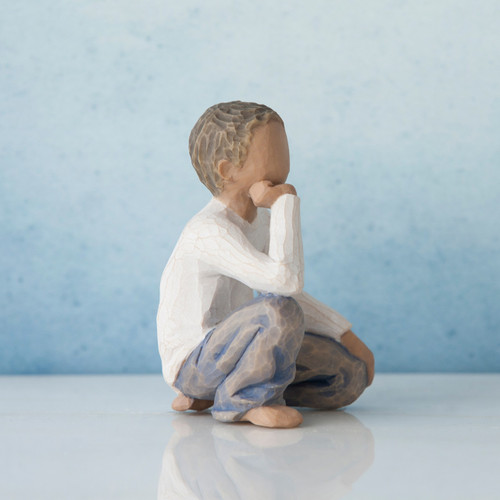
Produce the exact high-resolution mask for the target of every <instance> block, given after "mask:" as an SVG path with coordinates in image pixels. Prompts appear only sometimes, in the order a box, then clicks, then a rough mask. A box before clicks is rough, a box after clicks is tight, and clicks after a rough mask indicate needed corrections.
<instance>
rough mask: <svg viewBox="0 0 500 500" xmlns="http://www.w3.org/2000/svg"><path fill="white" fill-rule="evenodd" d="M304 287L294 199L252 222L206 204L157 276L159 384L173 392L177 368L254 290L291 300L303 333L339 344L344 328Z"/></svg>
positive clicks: (217, 204)
mask: <svg viewBox="0 0 500 500" xmlns="http://www.w3.org/2000/svg"><path fill="white" fill-rule="evenodd" d="M303 286H304V257H303V252H302V236H301V231H300V199H299V197H298V196H295V195H292V194H284V195H282V196H280V197H279V198H278V199H277V200H276V201H275V202H274V203H273V205H272V207H271V209H270V211H269V210H267V209H265V208H258V209H257V216H256V218H255V219H254V220H253V221H252V222H251V223H250V222H248V221H246V220H245V219H243V218H242V217H240V216H239V215H238V214H237V213H236V212H234V211H233V210H231V209H230V208H228V207H227V206H226V205H225V204H224V203H222V202H221V201H219V200H218V199H217V198H212V200H211V201H210V202H209V203H208V204H207V205H206V206H205V208H203V209H202V210H201V211H200V212H198V214H196V215H195V216H194V217H193V218H192V219H191V220H190V221H189V222H188V223H187V225H186V227H185V228H184V230H183V231H182V234H181V236H180V238H179V241H178V242H177V245H176V246H175V248H174V250H173V252H172V255H171V256H170V259H169V260H168V263H167V265H166V267H165V270H164V271H163V274H162V277H161V282H160V304H159V307H158V314H157V327H158V348H159V351H160V357H161V360H162V369H163V376H164V378H165V381H166V382H167V383H168V384H169V385H171V386H173V383H174V382H175V378H176V376H177V373H178V371H179V369H180V368H181V366H182V363H183V361H184V360H185V359H186V358H187V357H188V356H189V354H190V353H191V352H192V351H193V350H194V348H195V347H196V346H197V345H198V344H199V343H200V342H201V341H202V340H203V339H204V337H205V335H206V334H207V333H208V332H209V331H210V330H211V329H212V328H213V327H214V326H215V325H216V324H217V323H219V322H220V321H222V320H223V319H225V318H226V317H227V316H228V315H229V314H231V312H233V311H234V310H235V309H237V308H238V307H240V306H241V305H243V304H244V303H245V302H248V301H250V300H252V298H253V290H256V291H260V292H264V293H275V294H279V295H285V296H293V297H294V298H295V299H296V300H297V301H298V302H299V304H300V305H301V307H302V309H303V311H304V317H305V329H306V331H308V332H311V333H318V334H322V335H326V336H329V337H332V338H334V339H335V340H338V341H339V340H340V337H341V336H342V334H343V333H345V332H346V331H348V330H349V329H350V328H351V326H352V325H351V323H349V322H348V321H347V320H346V319H345V318H344V317H342V316H341V315H340V314H339V313H337V312H336V311H334V310H333V309H331V308H329V307H327V306H325V305H324V304H322V303H321V302H319V301H317V300H316V299H314V298H313V297H311V296H310V295H308V294H307V293H305V292H303V291H302V288H303ZM174 389H175V388H174ZM175 390H176V389H175ZM176 392H178V391H177V390H176Z"/></svg>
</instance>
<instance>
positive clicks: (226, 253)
mask: <svg viewBox="0 0 500 500" xmlns="http://www.w3.org/2000/svg"><path fill="white" fill-rule="evenodd" d="M184 244H186V245H187V247H189V248H190V250H191V252H192V254H193V255H194V256H195V257H196V258H197V259H198V260H199V261H201V262H204V263H205V265H207V266H208V267H209V270H213V271H214V272H216V273H219V274H223V275H225V276H229V277H231V278H233V279H235V280H238V281H240V282H242V283H244V284H245V285H247V286H248V287H250V288H252V289H254V290H258V291H260V292H270V293H277V294H281V295H292V294H295V293H298V292H300V291H301V290H302V287H303V285H304V256H303V251H302V235H301V229H300V199H299V197H298V196H296V195H292V194H284V195H282V196H280V197H279V198H278V199H277V200H276V201H275V202H274V203H273V205H272V206H271V218H270V224H269V253H268V254H265V253H263V252H259V251H258V250H257V249H256V248H255V247H254V246H253V245H252V244H251V243H250V242H249V241H248V239H247V238H246V236H245V235H244V234H243V232H242V231H241V229H239V228H238V227H237V226H236V225H234V224H222V223H221V221H220V220H218V219H216V218H208V219H204V220H203V221H201V222H200V223H196V222H195V223H194V224H193V226H192V227H191V231H190V232H189V233H188V234H187V235H185V241H184Z"/></svg>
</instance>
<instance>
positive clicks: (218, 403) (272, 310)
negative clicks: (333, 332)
mask: <svg viewBox="0 0 500 500" xmlns="http://www.w3.org/2000/svg"><path fill="white" fill-rule="evenodd" d="M303 337H304V315H303V312H302V309H301V308H300V306H299V304H298V302H297V301H296V300H295V299H293V298H291V297H283V296H279V295H273V294H266V295H259V296H258V297H256V298H255V299H253V300H252V301H250V302H248V303H247V304H245V305H243V306H242V307H240V308H239V309H238V310H236V311H235V312H233V313H232V314H230V315H229V316H228V317H227V318H226V319H225V320H223V321H221V322H220V323H219V324H218V325H217V326H216V327H215V328H214V329H213V330H211V331H210V332H209V333H208V334H207V336H206V337H205V339H204V340H203V341H202V342H201V343H200V345H199V346H198V347H197V348H196V349H195V350H194V351H193V352H192V353H191V354H190V356H189V357H188V359H187V360H186V362H185V363H184V365H183V366H182V368H181V369H180V371H179V375H178V377H177V380H176V381H175V384H174V385H175V387H177V388H178V389H179V390H181V391H182V392H183V393H184V394H185V395H186V396H189V397H193V398H197V399H214V405H213V407H212V410H211V411H212V415H213V417H214V418H216V419H217V420H221V421H236V420H240V419H241V417H242V416H243V414H244V413H246V412H247V411H248V410H250V409H251V408H255V407H257V406H264V405H271V404H282V405H284V404H285V400H284V398H283V391H284V390H285V388H286V387H287V386H288V384H290V383H291V382H292V381H293V379H294V377H295V360H296V358H297V354H298V352H299V349H300V346H301V345H302V340H303Z"/></svg>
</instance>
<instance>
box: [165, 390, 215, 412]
mask: <svg viewBox="0 0 500 500" xmlns="http://www.w3.org/2000/svg"><path fill="white" fill-rule="evenodd" d="M213 404H214V402H213V401H212V400H210V399H193V398H188V397H187V396H184V394H179V395H178V396H177V397H176V398H175V399H174V401H173V403H172V409H173V410H176V411H186V410H196V411H203V410H206V409H207V408H210V407H211V406H212V405H213Z"/></svg>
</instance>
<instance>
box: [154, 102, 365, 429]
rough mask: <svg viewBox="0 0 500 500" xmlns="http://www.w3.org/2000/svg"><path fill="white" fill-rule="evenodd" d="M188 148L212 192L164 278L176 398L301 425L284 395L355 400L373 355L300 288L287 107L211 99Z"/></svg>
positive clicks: (229, 413) (296, 401) (224, 416)
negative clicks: (284, 112) (280, 111)
mask: <svg viewBox="0 0 500 500" xmlns="http://www.w3.org/2000/svg"><path fill="white" fill-rule="evenodd" d="M189 152H190V156H191V160H192V163H193V166H194V168H195V169H196V172H197V173H198V176H199V178H200V180H201V182H203V184H205V186H206V187H207V188H208V189H209V190H210V191H211V193H212V194H213V198H212V200H211V201H210V202H209V203H208V204H207V205H206V206H205V208H203V209H202V210H201V211H200V212H199V213H198V214H197V215H195V216H194V217H193V218H192V219H191V220H190V221H189V222H188V224H187V225H186V227H185V229H184V230H183V232H182V234H181V236H180V238H179V241H178V242H177V245H176V246H175V248H174V251H173V253H172V255H171V257H170V259H169V261H168V263H167V265H166V267H165V270H164V272H163V275H162V278H161V284H160V304H159V308H158V316H157V324H158V346H159V351H160V356H161V360H162V366H163V376H164V378H165V380H166V382H167V383H168V384H169V385H171V386H172V387H173V388H174V390H175V391H176V392H177V393H178V396H177V398H176V399H175V400H174V402H173V404H172V408H173V409H175V410H178V411H184V410H197V411H201V410H204V409H206V408H209V407H210V406H212V409H211V413H212V416H213V417H214V418H215V419H217V420H219V421H222V422H235V421H248V422H251V423H253V424H255V425H260V426H265V427H296V426H298V425H300V424H301V422H302V416H301V414H300V412H299V411H297V410H296V409H294V408H291V406H295V407H300V406H304V407H311V408H328V409H335V408H340V407H342V406H346V405H348V404H350V403H352V402H353V401H355V400H356V399H357V398H358V397H359V396H360V395H361V393H362V392H363V390H364V389H365V388H366V387H367V386H368V385H370V384H371V382H372V380H373V375H374V358H373V355H372V353H371V351H370V350H369V349H368V348H367V347H366V346H365V344H364V343H363V342H361V340H359V339H358V338H357V337H356V335H354V333H353V332H352V331H351V329H350V328H351V324H350V323H349V322H348V321H347V320H346V319H345V318H344V317H342V316H341V315H340V314H339V313H337V312H336V311H334V310H333V309H330V308H329V307H327V306H326V305H324V304H322V303H321V302H319V301H317V300H316V299H314V298H313V297H311V296H310V295H308V294H307V293H305V292H304V291H303V290H302V288H303V283H304V262H303V253H302V238H301V231H300V210H299V203H300V199H299V198H298V196H297V193H296V191H295V188H294V187H293V186H292V185H290V184H285V181H286V179H287V176H288V173H289V170H290V159H289V152H288V142H287V137H286V133H285V128H284V124H283V121H282V119H281V118H280V117H279V115H278V114H277V113H276V112H275V111H273V110H272V109H270V108H268V107H267V106H264V105H260V104H256V103H250V102H241V101H234V102H227V103H220V104H216V105H215V106H212V107H210V108H209V109H207V111H205V113H204V114H203V115H202V116H201V118H200V119H199V120H198V122H197V123H196V125H195V126H194V128H193V130H192V131H191V135H190V137H189ZM269 209H270V210H269ZM254 291H256V292H257V293H258V294H257V296H256V297H254V293H253V292H254Z"/></svg>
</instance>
